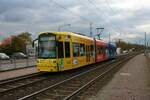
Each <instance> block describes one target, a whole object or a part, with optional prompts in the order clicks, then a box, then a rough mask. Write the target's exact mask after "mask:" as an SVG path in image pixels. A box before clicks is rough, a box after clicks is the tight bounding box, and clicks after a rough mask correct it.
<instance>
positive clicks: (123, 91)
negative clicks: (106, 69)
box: [88, 54, 150, 100]
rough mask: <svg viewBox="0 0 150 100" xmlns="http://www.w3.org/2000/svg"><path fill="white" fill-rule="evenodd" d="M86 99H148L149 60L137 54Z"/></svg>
mask: <svg viewBox="0 0 150 100" xmlns="http://www.w3.org/2000/svg"><path fill="white" fill-rule="evenodd" d="M88 100H150V61H149V60H148V59H147V58H146V57H145V56H144V55H143V54H140V55H137V56H136V57H134V58H133V59H131V60H130V61H129V62H128V63H127V64H125V65H124V66H123V67H122V68H121V69H120V70H119V71H118V72H117V73H116V74H115V75H114V77H113V79H112V80H111V81H110V82H109V83H108V84H107V85H105V86H104V87H103V88H102V89H101V90H100V91H99V92H98V93H97V94H96V96H93V97H91V98H89V99H88Z"/></svg>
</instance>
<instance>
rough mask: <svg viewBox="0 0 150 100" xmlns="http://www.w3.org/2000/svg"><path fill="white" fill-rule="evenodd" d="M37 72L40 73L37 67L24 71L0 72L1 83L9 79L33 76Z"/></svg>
mask: <svg viewBox="0 0 150 100" xmlns="http://www.w3.org/2000/svg"><path fill="white" fill-rule="evenodd" d="M36 72H38V71H37V69H36V67H29V68H24V69H17V70H12V71H5V72H0V81H1V80H5V79H9V78H14V77H18V76H24V75H28V74H32V73H36Z"/></svg>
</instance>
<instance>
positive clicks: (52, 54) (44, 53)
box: [38, 35, 56, 58]
mask: <svg viewBox="0 0 150 100" xmlns="http://www.w3.org/2000/svg"><path fill="white" fill-rule="evenodd" d="M55 40H56V39H55V36H54V35H49V36H41V37H40V39H39V50H38V51H39V52H38V57H39V58H56V41H55Z"/></svg>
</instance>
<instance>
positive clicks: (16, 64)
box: [0, 57, 36, 71]
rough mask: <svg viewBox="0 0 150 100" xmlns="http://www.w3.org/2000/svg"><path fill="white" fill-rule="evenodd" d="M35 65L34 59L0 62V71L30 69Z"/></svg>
mask: <svg viewBox="0 0 150 100" xmlns="http://www.w3.org/2000/svg"><path fill="white" fill-rule="evenodd" d="M35 65H36V58H35V57H32V58H31V57H30V58H27V59H9V60H0V71H7V70H12V69H19V68H25V67H31V66H35Z"/></svg>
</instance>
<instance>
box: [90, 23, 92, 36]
mask: <svg viewBox="0 0 150 100" xmlns="http://www.w3.org/2000/svg"><path fill="white" fill-rule="evenodd" d="M90 37H92V22H90Z"/></svg>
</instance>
